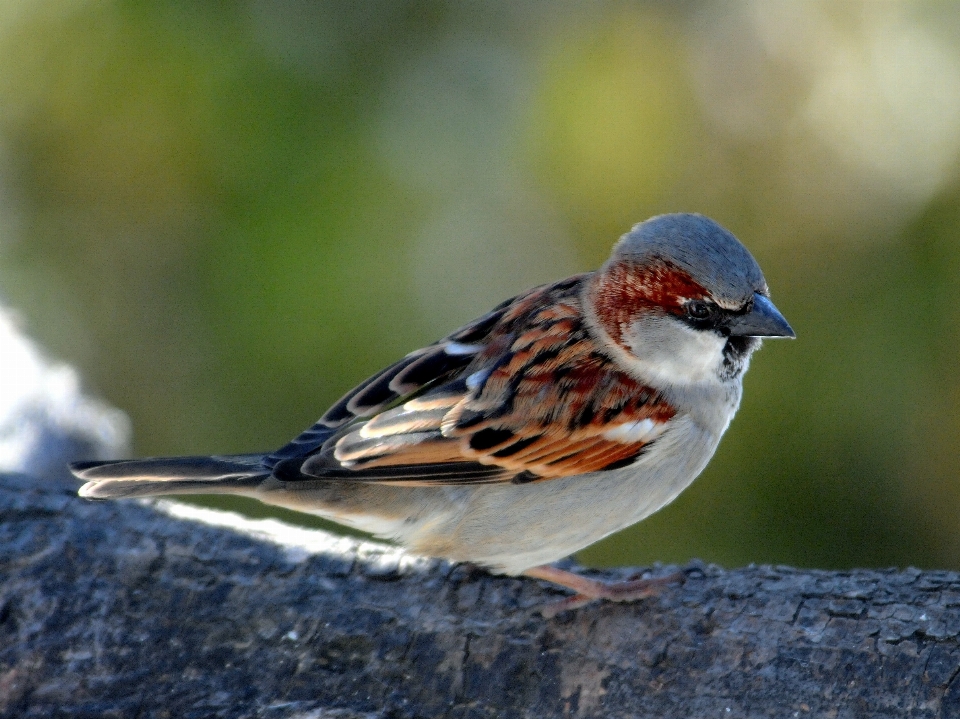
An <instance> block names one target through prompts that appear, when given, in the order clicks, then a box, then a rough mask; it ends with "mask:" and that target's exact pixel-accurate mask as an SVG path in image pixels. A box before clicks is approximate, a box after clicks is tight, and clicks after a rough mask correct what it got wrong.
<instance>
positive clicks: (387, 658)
mask: <svg viewBox="0 0 960 719" xmlns="http://www.w3.org/2000/svg"><path fill="white" fill-rule="evenodd" d="M74 490H75V487H74V486H73V485H72V484H66V483H61V482H60V481H53V480H51V481H50V482H47V483H40V482H38V481H37V480H32V479H30V478H28V477H25V476H23V475H0V547H2V553H0V554H2V556H0V717H25V716H29V717H64V716H101V717H112V716H116V717H132V716H136V717H208V716H216V717H270V718H274V717H275V718H278V719H280V718H286V717H304V718H306V717H313V718H315V719H319V718H321V717H322V718H333V717H338V718H340V719H348V718H359V717H365V718H368V719H371V718H374V717H377V718H383V719H386V718H387V717H390V718H392V719H400V718H402V717H410V718H413V717H465V718H466V717H531V718H533V717H536V718H537V719H542V718H548V717H568V716H569V717H603V718H605V719H608V718H617V717H631V718H632V717H651V718H653V717H656V718H657V719H661V718H663V717H731V718H733V717H737V718H739V717H794V716H796V717H837V718H844V717H898V718H899V717H957V716H960V682H958V681H957V676H958V674H960V647H958V635H960V575H958V574H957V573H954V572H920V571H916V570H907V571H906V572H897V571H892V570H889V571H854V572H822V571H800V570H796V569H791V568H787V567H748V568H746V569H739V570H736V571H723V570H721V569H719V568H718V567H715V566H705V565H701V564H696V563H694V564H691V565H689V566H688V567H687V570H688V579H687V581H686V583H685V584H682V585H670V586H667V587H665V588H664V590H663V591H662V593H661V594H660V595H659V596H658V597H655V598H652V599H647V600H644V601H642V602H639V603H637V604H631V605H616V604H609V603H608V604H594V605H591V606H588V607H586V608H583V609H579V610H576V611H573V612H567V613H565V614H562V615H561V616H559V617H557V618H556V619H553V620H544V619H543V618H541V617H540V616H539V614H537V613H536V609H537V608H538V607H540V606H542V605H543V604H544V603H546V602H550V601H552V600H555V599H557V598H558V597H559V596H561V595H560V594H559V593H558V592H556V591H554V590H553V589H551V588H549V587H547V586H546V585H541V584H540V583H538V582H536V581H533V580H530V579H509V578H502V577H491V576H488V575H486V574H484V573H480V572H471V571H468V570H467V569H464V568H462V567H451V566H450V565H448V564H446V563H444V562H439V561H432V560H425V559H419V558H415V557H411V556H409V555H405V554H403V553H401V552H399V551H397V550H395V549H392V548H389V547H385V546H382V545H376V544H372V543H365V542H358V541H356V540H352V539H344V538H339V537H335V536H332V535H329V534H326V533H323V532H319V531H311V530H304V529H296V528H292V527H288V526H285V525H282V524H280V523H279V522H273V521H251V520H246V519H242V518H240V517H237V516H235V515H230V514H226V513H220V512H213V511H209V510H200V509H195V508H191V507H186V506H184V505H178V504H175V503H171V502H163V503H156V504H154V505H153V506H149V505H145V504H138V503H132V502H115V503H96V504H95V503H90V502H85V501H82V500H80V499H77V498H76V496H75V494H74ZM662 571H663V572H666V571H669V570H667V569H666V568H664V569H663V570H662ZM607 574H609V575H611V576H612V575H613V574H616V573H607ZM623 574H629V572H623Z"/></svg>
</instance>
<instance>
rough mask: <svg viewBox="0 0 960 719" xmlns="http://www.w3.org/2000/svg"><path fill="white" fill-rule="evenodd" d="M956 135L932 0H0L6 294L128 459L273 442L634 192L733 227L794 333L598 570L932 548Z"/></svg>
mask: <svg viewBox="0 0 960 719" xmlns="http://www.w3.org/2000/svg"><path fill="white" fill-rule="evenodd" d="M958 154H960V5H958V4H957V3H953V2H906V1H904V2H890V3H885V2H870V1H868V2H849V3H845V2H814V1H810V2H770V1H768V0H755V1H753V2H747V1H742V2H732V1H731V2H722V3H708V2H692V1H691V2H632V3H631V2H615V1H609V0H608V1H604V2H591V3H575V2H534V1H532V0H508V1H499V2H486V3H468V2H440V1H439V0H432V1H430V0H425V1H412V0H368V1H366V2H355V1H352V0H341V1H332V0H221V1H217V2H214V1H213V0H210V1H208V2H201V3H197V2H185V1H183V2H176V1H173V0H152V1H149V2H133V1H131V0H3V2H0V293H2V295H3V296H4V298H5V299H6V301H7V302H9V303H11V304H12V305H13V306H14V307H16V308H17V309H18V311H19V312H20V314H21V315H22V317H23V322H24V324H25V326H26V328H27V331H28V332H29V333H31V334H32V335H33V336H34V337H36V338H37V339H38V340H39V341H40V342H41V343H42V344H44V345H45V346H46V347H47V348H48V350H49V351H50V352H52V353H53V354H55V355H57V356H58V357H60V358H62V359H64V360H66V361H69V362H70V363H73V364H75V365H76V366H78V367H79V368H80V370H81V372H82V374H83V376H84V378H85V381H86V383H87V386H88V388H89V389H90V390H91V391H93V392H94V393H96V394H99V395H100V396H102V397H103V398H105V399H106V400H107V401H109V402H110V403H112V404H114V405H116V406H118V407H120V408H122V409H123V410H125V411H126V412H127V413H128V414H129V416H130V418H131V420H132V424H133V427H134V433H135V446H134V451H135V453H136V454H138V455H160V454H190V453H213V452H245V451H253V450H260V449H270V448H273V447H275V446H277V445H280V444H282V443H283V442H285V441H286V440H287V439H288V438H290V437H292V436H293V435H294V434H296V433H297V432H299V431H300V430H301V429H303V428H304V427H306V426H308V425H309V424H311V423H312V422H313V421H314V420H315V419H316V418H317V417H318V416H319V415H320V414H321V413H322V411H323V410H324V409H325V407H326V406H327V405H328V404H329V403H330V402H332V401H333V400H335V399H336V398H337V397H338V396H340V395H341V394H342V393H343V392H344V391H345V390H346V389H348V388H349V387H350V386H352V385H353V384H354V383H356V382H358V381H359V380H361V379H362V378H364V377H365V376H366V375H367V374H369V373H371V372H373V371H375V370H377V369H378V368H379V367H381V366H382V365H384V364H386V363H388V362H390V361H391V360H393V359H395V358H396V357H397V356H399V355H402V354H404V353H406V352H408V351H410V350H411V349H414V348H416V347H419V346H421V345H422V344H424V343H426V342H430V341H432V340H434V339H436V338H438V337H440V336H442V335H443V334H445V333H447V332H448V331H449V330H451V329H453V328H455V327H456V326H457V325H459V324H460V323H462V322H464V321H466V320H468V319H470V318H472V317H474V316H476V315H479V314H480V313H482V312H484V311H485V310H486V309H488V308H489V307H490V306H492V305H493V304H495V303H497V302H499V301H501V300H502V299H504V298H506V297H508V296H510V295H511V294H513V293H516V292H518V291H520V290H522V289H524V288H526V287H528V286H531V285H533V284H536V283H540V282H544V281H548V280H551V279H557V278H560V277H563V276H565V275H568V274H571V273H574V272H578V271H582V270H587V269H592V268H594V267H596V266H597V265H598V264H599V263H601V262H602V261H603V259H604V258H605V257H606V256H607V253H608V251H609V248H610V246H611V245H612V243H613V242H614V241H615V240H616V239H617V237H618V236H619V235H620V234H621V233H623V232H624V231H626V230H627V229H629V227H630V226H631V225H632V224H633V223H635V222H637V221H639V220H642V219H645V218H646V217H648V216H650V215H653V214H657V213H661V212H668V211H698V212H703V213H705V214H709V215H711V216H713V217H714V218H716V219H717V220H718V221H720V222H721V223H722V224H724V225H726V226H727V227H729V228H730V229H731V230H733V231H734V232H735V233H736V234H737V235H738V236H739V237H740V238H741V239H742V240H743V241H744V242H745V243H746V244H747V245H748V246H749V247H750V249H751V250H752V252H753V253H754V255H755V256H756V257H757V258H758V260H759V261H760V263H761V265H762V266H763V268H764V270H765V273H766V276H767V279H768V281H769V283H770V286H771V288H772V293H773V297H774V300H775V301H776V303H777V305H778V306H779V307H780V309H781V310H782V311H783V312H784V314H785V315H786V316H787V318H788V319H789V320H790V322H791V323H792V324H793V326H794V328H795V329H796V331H797V334H798V337H799V339H797V340H796V341H795V342H786V341H780V342H768V343H767V344H766V346H765V347H764V348H763V350H762V351H761V352H760V353H759V354H758V355H756V357H755V358H754V363H753V368H752V369H751V371H750V373H749V374H748V376H747V378H746V393H745V399H744V403H743V406H742V409H741V411H740V414H739V416H738V417H737V419H736V420H735V422H734V423H733V425H732V427H731V429H730V431H729V433H728V435H727V437H726V438H725V439H724V441H723V443H722V444H721V447H720V450H719V451H718V453H717V456H716V458H715V459H714V461H713V463H712V464H711V465H710V467H709V468H708V469H707V471H706V472H705V473H704V474H703V476H702V477H701V478H700V479H699V480H698V481H697V482H696V483H695V484H694V485H693V487H692V488H691V489H690V490H688V491H687V492H686V493H685V494H684V495H682V497H681V498H680V499H679V500H678V501H677V502H676V503H675V504H673V505H672V506H670V507H668V508H667V509H665V510H664V511H662V512H661V513H659V514H658V515H656V516H654V517H652V518H651V519H649V520H647V521H646V522H644V523H642V524H641V525H639V526H637V527H634V528H632V529H629V530H627V531H625V532H623V533H621V534H620V535H618V536H616V537H613V538H611V539H610V540H608V541H605V542H603V543H601V544H600V545H598V546H596V547H594V548H591V549H589V550H587V551H585V552H584V553H583V554H582V555H581V557H580V558H581V560H582V561H585V562H587V563H592V564H628V563H629V564H633V563H647V562H651V561H654V560H664V561H685V560H687V559H688V558H690V557H693V556H698V557H701V558H703V559H706V560H711V561H718V562H721V563H723V564H726V565H738V564H743V563H748V562H773V563H790V564H797V565H802V566H818V567H825V568H842V567H850V566H864V565H869V566H886V565H906V564H913V565H917V566H921V567H947V568H953V569H960V476H958V470H960V462H958V451H960V412H958V408H960V372H958V368H957V365H958V353H960V242H958V238H960V165H958ZM0 362H2V358H0ZM0 370H2V367H0ZM230 506H232V507H234V508H240V509H242V510H243V511H248V512H252V513H255V514H262V512H263V508H262V507H261V506H259V505H255V504H253V503H244V502H239V503H238V502H234V503H232V504H231V505H230ZM285 517H286V518H288V519H298V518H299V519H303V520H304V521H305V522H307V523H313V524H315V523H316V522H315V520H311V519H310V518H304V517H298V516H297V515H291V514H287V515H285Z"/></svg>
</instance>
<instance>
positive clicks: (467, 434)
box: [302, 283, 675, 484]
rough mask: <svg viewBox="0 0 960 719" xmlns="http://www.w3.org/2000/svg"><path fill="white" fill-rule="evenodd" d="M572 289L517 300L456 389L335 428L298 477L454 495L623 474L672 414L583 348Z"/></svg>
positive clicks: (585, 338)
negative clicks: (474, 486)
mask: <svg viewBox="0 0 960 719" xmlns="http://www.w3.org/2000/svg"><path fill="white" fill-rule="evenodd" d="M576 289H577V288H576V287H573V286H571V285H566V286H562V285H561V283H558V285H554V286H548V287H545V288H539V289H538V290H536V291H532V292H531V293H529V294H528V295H525V296H523V297H521V298H518V299H517V300H515V301H514V303H513V304H512V305H511V306H509V307H507V308H506V309H505V311H504V312H503V317H502V319H501V321H500V322H498V323H497V324H496V325H495V326H494V327H493V328H492V329H491V331H490V332H489V334H488V335H487V336H486V338H485V340H486V348H485V349H484V350H483V351H482V352H481V353H479V354H478V356H477V357H476V358H474V361H473V362H472V363H471V364H470V365H469V367H468V368H467V370H464V371H463V372H462V373H461V376H460V377H459V378H458V379H456V380H454V381H453V382H450V383H448V384H446V385H442V386H440V387H435V388H434V389H431V390H428V391H426V392H425V393H424V394H422V395H420V396H418V397H415V398H414V399H412V400H408V401H407V402H405V403H404V404H403V405H401V406H398V407H394V408H392V409H389V410H386V411H383V412H381V413H380V414H378V415H377V416H375V417H374V418H373V419H371V420H369V421H367V422H362V423H358V424H355V425H352V426H350V427H348V428H346V429H345V430H343V431H342V432H341V436H339V437H338V438H337V439H336V441H335V442H334V443H328V444H331V445H332V446H329V449H328V448H325V449H324V451H323V452H321V453H320V454H319V455H318V456H316V457H312V458H310V459H308V460H307V462H306V463H305V464H304V465H303V469H302V471H303V472H304V473H305V474H309V475H313V476H330V470H331V468H332V467H333V466H334V465H333V464H332V460H335V462H336V465H337V466H339V467H340V468H344V469H349V471H350V474H349V477H348V478H351V479H354V480H356V481H370V482H390V483H405V484H438V483H439V484H461V483H477V482H491V481H510V480H513V481H523V482H528V481H539V480H546V479H553V478H557V477H566V476H571V475H576V474H583V473H586V472H594V471H599V470H603V469H611V468H614V467H619V466H623V465H625V464H628V463H629V462H631V461H632V460H633V459H634V458H636V457H637V456H638V455H639V454H640V453H641V452H642V451H643V449H644V447H646V446H647V445H648V444H649V442H650V441H652V440H653V439H655V438H656V436H658V434H659V432H660V431H661V430H662V428H663V427H664V425H665V423H666V422H667V421H669V420H670V419H671V418H672V417H673V415H674V413H675V412H674V410H673V408H672V407H670V405H669V404H668V403H667V402H666V401H665V400H664V398H663V397H662V396H660V395H659V394H658V393H656V392H654V391H653V390H651V389H650V388H648V387H645V386H643V385H642V384H640V383H639V382H637V381H636V380H634V379H632V378H631V377H630V376H628V375H626V374H625V373H623V372H620V371H619V370H618V369H616V367H615V366H614V365H613V363H612V361H611V360H610V359H609V357H607V356H606V355H605V354H604V353H603V352H602V351H601V350H600V348H599V347H598V346H597V345H596V344H595V341H594V339H593V338H592V337H591V336H590V334H589V333H588V332H587V330H586V328H585V326H584V323H583V319H582V314H581V308H580V300H579V296H578V292H577V291H576ZM467 372H471V373H473V374H472V378H473V379H472V381H465V377H466V375H467ZM440 467H442V469H441V470H440V471H435V470H436V469H440ZM457 467H461V468H462V469H463V472H462V476H457V475H456V468H457ZM418 468H419V474H418ZM480 468H487V469H488V470H492V471H490V472H487V473H480ZM391 471H395V475H394V476H388V475H390V473H391ZM336 474H338V475H340V474H341V473H340V472H337V473H336Z"/></svg>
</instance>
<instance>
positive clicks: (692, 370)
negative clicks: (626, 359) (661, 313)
mask: <svg viewBox="0 0 960 719" xmlns="http://www.w3.org/2000/svg"><path fill="white" fill-rule="evenodd" d="M625 339H626V340H627V343H628V345H629V347H630V353H631V354H632V355H633V357H634V358H635V360H636V362H637V363H638V364H639V365H640V367H639V368H640V369H641V371H642V372H643V373H644V375H645V376H647V377H650V378H651V379H658V380H661V381H663V382H667V383H671V384H689V383H693V382H702V381H704V380H711V379H713V380H715V379H716V378H717V376H718V373H719V371H720V367H721V365H722V363H723V347H724V345H725V344H726V340H725V339H724V338H723V337H721V336H720V335H718V334H716V333H715V332H709V331H698V330H695V329H693V328H692V327H688V326H687V325H686V324H684V323H683V322H680V321H679V320H675V319H673V318H671V317H656V316H653V317H643V318H641V319H638V320H636V321H634V322H633V324H632V325H631V326H630V328H629V329H628V331H627V332H626V334H625Z"/></svg>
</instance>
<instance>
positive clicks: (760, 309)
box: [728, 293, 797, 339]
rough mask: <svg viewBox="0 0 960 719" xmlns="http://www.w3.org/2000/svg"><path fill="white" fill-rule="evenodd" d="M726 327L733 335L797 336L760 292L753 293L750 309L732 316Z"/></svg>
mask: <svg viewBox="0 0 960 719" xmlns="http://www.w3.org/2000/svg"><path fill="white" fill-rule="evenodd" d="M728 327H729V329H730V334H731V335H733V336H735V337H736V336H739V337H785V338H787V339H796V337H797V333H796V332H794V331H793V328H792V327H791V326H790V324H789V323H788V322H787V320H786V319H785V318H784V316H783V315H782V314H780V310H778V309H777V308H776V306H775V305H774V304H773V302H771V301H770V300H769V299H768V298H767V297H765V296H764V295H761V294H760V293H754V295H753V307H752V308H751V310H750V311H749V312H747V313H745V314H742V315H737V316H735V317H733V319H731V321H730V323H729V325H728Z"/></svg>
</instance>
